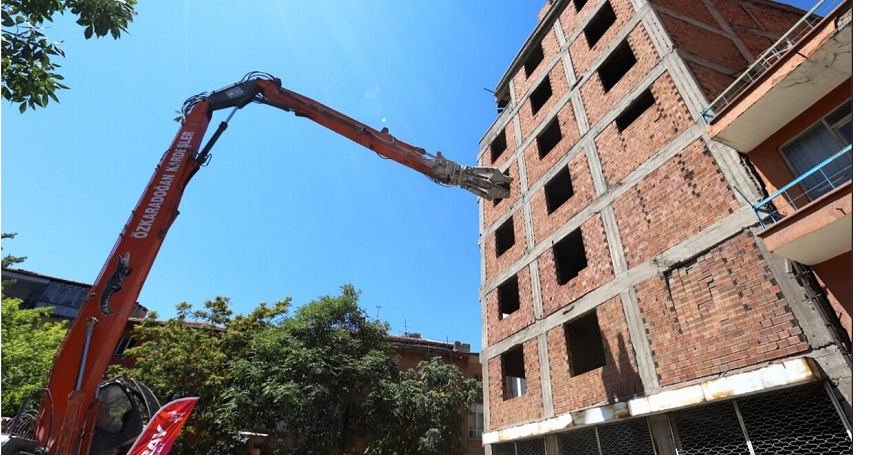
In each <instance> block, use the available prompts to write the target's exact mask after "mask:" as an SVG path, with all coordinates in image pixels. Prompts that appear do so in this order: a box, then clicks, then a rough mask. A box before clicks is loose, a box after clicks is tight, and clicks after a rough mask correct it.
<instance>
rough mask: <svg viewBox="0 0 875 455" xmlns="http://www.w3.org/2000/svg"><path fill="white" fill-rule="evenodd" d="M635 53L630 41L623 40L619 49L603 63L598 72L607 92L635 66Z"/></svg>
mask: <svg viewBox="0 0 875 455" xmlns="http://www.w3.org/2000/svg"><path fill="white" fill-rule="evenodd" d="M636 61H637V60H635V54H634V53H633V52H632V48H631V47H630V46H629V42H628V41H623V42H622V43H621V44H620V45H619V46H617V49H616V50H614V52H613V53H612V54H611V55H610V56H609V57H608V58H607V59H606V60H605V61H604V63H602V65H601V66H600V67H599V69H598V70H597V72H598V73H599V79H601V81H602V86H603V87H604V88H605V93H607V92H608V91H610V90H611V87H613V86H614V85H616V84H617V82H620V79H622V78H623V76H624V75H625V74H626V73H628V72H629V70H630V69H632V67H633V66H635V62H636Z"/></svg>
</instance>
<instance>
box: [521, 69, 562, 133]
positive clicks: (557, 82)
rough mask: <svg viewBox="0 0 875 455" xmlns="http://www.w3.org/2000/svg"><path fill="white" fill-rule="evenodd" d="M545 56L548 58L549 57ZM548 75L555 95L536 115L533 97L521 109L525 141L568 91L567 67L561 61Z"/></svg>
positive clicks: (522, 130)
mask: <svg viewBox="0 0 875 455" xmlns="http://www.w3.org/2000/svg"><path fill="white" fill-rule="evenodd" d="M544 58H545V59H546V58H547V57H544ZM548 77H549V78H550V89H551V90H552V91H553V95H551V96H550V99H549V100H547V102H546V103H544V105H543V106H541V108H540V109H538V112H537V113H536V114H535V115H532V101H531V99H526V101H525V103H524V104H525V105H524V106H522V107H521V108H520V110H519V117H520V131H521V134H522V136H523V141H525V139H526V138H528V137H529V136H530V135H531V134H532V132H533V131H534V130H535V128H537V127H538V125H539V124H540V123H541V122H543V121H544V120H545V119H547V116H548V114H549V113H550V111H551V110H552V109H553V108H554V107H556V104H558V102H559V99H560V98H562V95H564V94H566V93H568V90H569V87H568V80H567V79H565V69H564V68H563V66H562V62H561V61H560V62H559V63H557V64H556V66H554V67H553V68H551V69H550V75H549V76H548ZM539 83H540V82H539Z"/></svg>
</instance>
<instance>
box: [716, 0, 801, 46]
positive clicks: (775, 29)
mask: <svg viewBox="0 0 875 455" xmlns="http://www.w3.org/2000/svg"><path fill="white" fill-rule="evenodd" d="M741 4H744V7H743V8H742V6H741ZM813 5H814V2H812V3H811V6H813ZM714 6H716V7H717V11H719V14H720V15H721V16H722V17H723V18H724V19H726V22H728V23H729V25H730V27H732V29H733V31H735V32H736V33H737V32H738V31H739V29H753V30H762V31H766V32H770V33H772V34H773V35H775V36H776V37H777V36H781V35H783V34H784V33H785V32H787V30H790V27H792V26H793V25H794V24H796V22H797V21H798V20H799V19H800V18H801V17H802V15H803V14H804V12H803V11H798V10H796V9H794V8H790V7H787V6H785V5H770V6H768V7H767V6H765V5H758V4H757V3H755V2H749V1H747V2H727V1H719V2H714ZM775 6H778V7H780V8H776V7H775ZM745 45H748V46H750V44H749V43H747V42H745ZM770 45H771V44H770ZM762 51H763V49H760V50H759V51H757V50H756V49H755V48H751V52H752V53H753V54H754V55H757V54H759V53H760V52H762Z"/></svg>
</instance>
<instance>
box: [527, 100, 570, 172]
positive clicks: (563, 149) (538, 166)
mask: <svg viewBox="0 0 875 455" xmlns="http://www.w3.org/2000/svg"><path fill="white" fill-rule="evenodd" d="M553 96H554V97H558V96H560V95H556V94H554V95H553ZM548 104H549V103H548ZM545 107H546V106H545ZM542 109H543V108H542ZM538 114H540V112H539V113H538ZM557 117H558V119H559V129H560V130H561V131H562V139H561V140H560V141H559V143H558V144H556V146H555V147H553V149H552V150H550V152H549V153H547V155H546V156H544V158H541V157H540V156H539V155H538V143H537V142H538V141H532V142H531V143H530V144H529V146H528V147H526V150H525V151H524V152H523V155H524V156H525V158H526V177H527V178H528V180H529V187H531V186H532V184H533V183H534V182H536V181H538V179H540V178H541V177H543V176H544V174H545V173H547V171H548V170H549V169H550V168H551V167H552V166H553V165H554V164H556V162H557V161H559V160H560V159H561V158H562V157H563V156H565V154H566V153H568V151H569V150H571V148H572V147H573V146H574V144H576V143H577V142H578V141H579V140H580V129H579V128H578V127H577V121H576V120H575V119H574V108H572V106H571V102H570V101H569V102H567V103H565V105H564V106H562V109H560V110H559V113H558V114H557ZM529 127H531V125H529Z"/></svg>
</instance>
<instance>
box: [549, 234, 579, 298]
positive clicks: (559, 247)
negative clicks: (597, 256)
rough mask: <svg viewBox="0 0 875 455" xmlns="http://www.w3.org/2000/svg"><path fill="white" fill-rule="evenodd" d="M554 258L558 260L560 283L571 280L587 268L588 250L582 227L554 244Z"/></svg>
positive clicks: (557, 268) (557, 267)
mask: <svg viewBox="0 0 875 455" xmlns="http://www.w3.org/2000/svg"><path fill="white" fill-rule="evenodd" d="M553 259H554V261H555V262H556V279H557V281H558V282H559V284H560V285H562V284H565V283H567V282H569V281H571V279H572V278H574V277H576V276H577V274H578V273H580V271H581V270H583V269H585V268H586V251H584V248H583V234H581V232H580V229H575V230H574V231H573V232H572V233H570V234H568V235H567V236H566V237H565V238H564V239H562V240H560V241H558V242H556V244H555V245H553Z"/></svg>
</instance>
